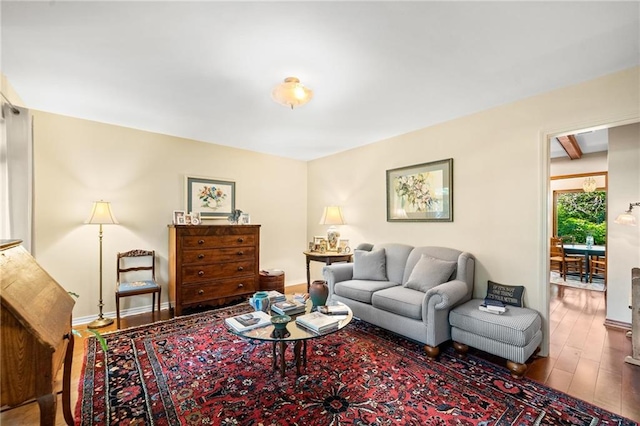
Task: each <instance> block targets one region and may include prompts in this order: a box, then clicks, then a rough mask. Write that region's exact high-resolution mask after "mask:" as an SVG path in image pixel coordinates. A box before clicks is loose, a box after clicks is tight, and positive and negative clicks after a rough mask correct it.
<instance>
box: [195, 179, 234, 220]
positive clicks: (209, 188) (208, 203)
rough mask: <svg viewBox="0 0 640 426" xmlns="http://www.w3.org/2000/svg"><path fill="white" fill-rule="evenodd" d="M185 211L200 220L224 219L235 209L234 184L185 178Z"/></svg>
mask: <svg viewBox="0 0 640 426" xmlns="http://www.w3.org/2000/svg"><path fill="white" fill-rule="evenodd" d="M186 184H187V190H186V195H187V211H188V212H193V213H199V214H200V216H199V217H200V219H216V218H220V219H225V218H227V217H228V216H229V215H230V214H231V212H232V211H233V210H235V208H236V183H235V182H230V181H225V180H218V179H208V178H202V177H192V176H187V177H186Z"/></svg>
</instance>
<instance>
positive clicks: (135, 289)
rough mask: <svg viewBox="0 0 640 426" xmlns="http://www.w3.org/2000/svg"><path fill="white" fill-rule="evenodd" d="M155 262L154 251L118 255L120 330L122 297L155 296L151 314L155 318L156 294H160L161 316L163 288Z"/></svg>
mask: <svg viewBox="0 0 640 426" xmlns="http://www.w3.org/2000/svg"><path fill="white" fill-rule="evenodd" d="M155 260H156V252H155V251H154V250H138V249H136V250H130V251H127V252H124V253H118V258H117V273H116V279H117V283H116V318H117V324H116V325H117V327H118V328H120V298H121V297H129V296H137V295H140V294H150V293H151V294H153V299H152V302H151V314H152V315H153V316H154V317H155V304H156V293H158V314H160V298H161V295H162V288H161V287H160V285H159V284H158V283H157V282H156V261H155ZM154 319H155V318H154Z"/></svg>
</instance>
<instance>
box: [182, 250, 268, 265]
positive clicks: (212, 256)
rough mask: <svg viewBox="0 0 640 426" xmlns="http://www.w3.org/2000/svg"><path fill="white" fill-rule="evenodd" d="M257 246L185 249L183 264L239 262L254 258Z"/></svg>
mask: <svg viewBox="0 0 640 426" xmlns="http://www.w3.org/2000/svg"><path fill="white" fill-rule="evenodd" d="M255 256H256V249H255V247H228V248H217V249H203V250H185V251H184V252H183V253H182V263H183V264H193V263H195V264H208V263H213V262H237V261H240V260H248V259H254V258H255Z"/></svg>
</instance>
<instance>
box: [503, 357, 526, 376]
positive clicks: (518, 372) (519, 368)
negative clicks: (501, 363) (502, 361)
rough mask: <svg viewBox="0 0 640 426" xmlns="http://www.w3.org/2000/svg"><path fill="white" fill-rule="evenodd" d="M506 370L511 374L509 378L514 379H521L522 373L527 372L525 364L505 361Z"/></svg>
mask: <svg viewBox="0 0 640 426" xmlns="http://www.w3.org/2000/svg"><path fill="white" fill-rule="evenodd" d="M507 368H508V369H509V372H511V377H513V378H514V379H522V378H523V377H524V373H526V372H527V364H520V363H519V362H513V361H508V360H507Z"/></svg>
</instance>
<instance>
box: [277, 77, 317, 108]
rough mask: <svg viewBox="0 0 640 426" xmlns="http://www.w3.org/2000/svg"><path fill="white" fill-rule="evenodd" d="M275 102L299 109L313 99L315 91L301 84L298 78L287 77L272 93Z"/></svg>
mask: <svg viewBox="0 0 640 426" xmlns="http://www.w3.org/2000/svg"><path fill="white" fill-rule="evenodd" d="M271 97H272V98H273V100H274V101H276V102H277V103H279V104H282V105H284V106H288V107H290V108H291V109H293V107H299V106H302V105H304V104H306V103H307V102H309V101H310V100H311V98H313V90H311V89H309V88H308V87H306V86H305V85H304V84H302V83H300V80H299V79H298V78H296V77H287V78H285V79H284V82H283V83H280V84H279V85H277V86H276V87H274V89H273V91H272V92H271Z"/></svg>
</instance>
